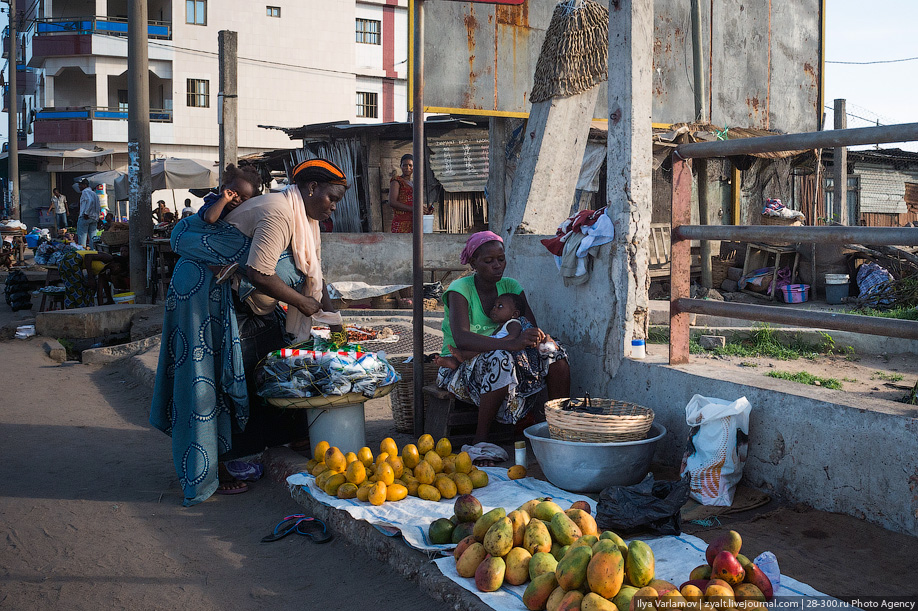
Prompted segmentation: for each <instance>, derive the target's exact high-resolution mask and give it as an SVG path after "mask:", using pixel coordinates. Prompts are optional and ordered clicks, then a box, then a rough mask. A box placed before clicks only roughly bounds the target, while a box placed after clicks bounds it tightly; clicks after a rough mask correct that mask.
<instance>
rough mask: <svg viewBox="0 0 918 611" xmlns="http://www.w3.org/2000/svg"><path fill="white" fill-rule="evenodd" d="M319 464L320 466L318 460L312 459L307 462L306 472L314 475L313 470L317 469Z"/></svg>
mask: <svg viewBox="0 0 918 611" xmlns="http://www.w3.org/2000/svg"><path fill="white" fill-rule="evenodd" d="M317 464H319V461H318V460H316V459H315V458H310V459H309V460H308V461H306V471H308V472H309V473H312V470H313V469H315V468H316V465H317Z"/></svg>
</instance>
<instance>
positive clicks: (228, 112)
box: [217, 30, 239, 185]
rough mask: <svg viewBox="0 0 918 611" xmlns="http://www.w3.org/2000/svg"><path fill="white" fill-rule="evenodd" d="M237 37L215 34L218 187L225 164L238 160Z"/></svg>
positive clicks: (228, 34) (224, 33)
mask: <svg viewBox="0 0 918 611" xmlns="http://www.w3.org/2000/svg"><path fill="white" fill-rule="evenodd" d="M237 40H238V35H237V34H236V32H232V31H230V30H220V32H219V33H218V34H217V41H218V43H219V51H220V93H219V98H220V106H219V107H218V111H219V113H220V118H219V120H218V121H217V123H219V124H220V185H222V184H223V170H224V169H225V168H226V164H228V163H232V164H234V165H235V164H236V163H238V160H239V154H238V151H237V147H238V142H237V137H238V135H237V133H236V127H237V124H238V120H237V108H238V103H239V100H238V98H237V97H236V66H237V59H236V49H237Z"/></svg>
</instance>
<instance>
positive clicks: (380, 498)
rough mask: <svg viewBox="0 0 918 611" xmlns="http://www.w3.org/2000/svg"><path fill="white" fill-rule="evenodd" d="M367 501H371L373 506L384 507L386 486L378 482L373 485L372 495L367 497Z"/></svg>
mask: <svg viewBox="0 0 918 611" xmlns="http://www.w3.org/2000/svg"><path fill="white" fill-rule="evenodd" d="M367 500H368V501H370V503H371V504H373V505H382V504H383V503H385V502H386V485H385V484H384V483H383V482H376V483H375V484H373V487H372V488H371V489H370V494H369V496H368V497H367Z"/></svg>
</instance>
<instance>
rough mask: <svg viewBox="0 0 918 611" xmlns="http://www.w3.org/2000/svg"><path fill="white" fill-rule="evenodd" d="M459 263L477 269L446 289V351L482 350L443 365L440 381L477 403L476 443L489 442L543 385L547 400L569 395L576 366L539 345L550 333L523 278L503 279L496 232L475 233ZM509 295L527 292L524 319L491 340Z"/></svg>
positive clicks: (563, 355) (530, 405) (531, 401)
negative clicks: (514, 330) (511, 332)
mask: <svg viewBox="0 0 918 611" xmlns="http://www.w3.org/2000/svg"><path fill="white" fill-rule="evenodd" d="M460 261H461V262H462V263H463V264H466V263H468V264H469V265H471V266H472V269H473V270H475V274H474V275H472V276H466V277H464V278H460V279H459V280H456V281H455V282H453V283H451V284H450V285H449V289H448V290H447V291H446V292H445V293H444V294H443V303H444V305H445V311H444V317H443V350H442V352H441V354H443V355H448V354H449V353H450V350H449V347H450V346H454V347H455V348H458V349H459V350H462V351H469V352H478V353H480V354H478V356H476V357H475V358H473V359H470V360H466V361H464V362H463V363H462V364H461V365H460V366H459V368H458V369H449V368H447V367H441V368H440V372H439V375H438V378H437V383H438V385H439V386H440V387H441V388H446V389H447V390H449V391H450V392H451V393H452V394H454V395H455V396H456V397H458V398H459V399H461V400H463V401H467V402H469V403H474V404H475V405H477V406H478V424H477V427H476V431H475V442H476V443H477V442H481V441H485V440H486V439H487V436H488V431H489V429H490V427H491V422H492V421H494V420H497V421H498V422H501V423H504V424H517V423H518V422H519V421H520V420H522V419H523V418H524V417H526V416H527V415H529V414H530V413H531V412H532V408H533V407H534V403H535V398H536V397H537V396H538V394H539V391H541V390H542V389H544V388H546V387H547V390H548V398H549V399H557V398H561V397H567V396H570V383H571V381H570V367H569V366H568V363H567V354H566V353H565V352H564V349H563V348H561V347H560V346H558V347H557V349H556V350H554V351H539V350H538V349H537V348H536V347H537V346H539V345H540V344H542V343H543V342H545V341H546V340H548V339H550V338H549V337H548V335H546V334H545V333H544V332H543V331H542V330H541V329H539V328H538V325H537V324H536V321H535V316H534V315H533V313H532V309H531V308H530V306H529V302H528V301H526V295H525V293H523V287H522V286H520V283H519V282H517V281H516V280H514V279H513V278H504V277H503V276H504V269H505V268H506V265H507V263H506V259H505V257H504V245H503V239H501V237H500V236H498V235H497V234H495V233H492V232H490V231H482V232H479V233H476V234H473V235H472V236H471V237H470V238H469V239H468V241H467V242H466V245H465V249H464V250H463V251H462V255H461V257H460ZM504 293H517V294H519V295H521V296H522V297H523V300H524V303H525V306H526V307H525V310H524V311H523V312H522V314H523V316H522V317H521V320H523V319H525V321H526V322H525V323H524V324H523V331H522V333H520V335H519V336H517V337H513V338H511V337H505V338H496V337H490V335H491V334H492V333H494V331H496V330H497V328H498V326H499V325H498V324H497V323H495V322H494V321H492V320H491V319H490V318H489V317H488V314H487V313H488V312H490V311H491V308H493V307H494V302H495V300H496V299H497V297H498V295H502V294H504ZM542 352H546V353H544V354H543V353H542Z"/></svg>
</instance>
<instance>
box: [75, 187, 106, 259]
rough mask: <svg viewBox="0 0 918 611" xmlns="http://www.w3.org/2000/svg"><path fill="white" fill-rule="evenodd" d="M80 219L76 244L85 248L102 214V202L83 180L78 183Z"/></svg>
mask: <svg viewBox="0 0 918 611" xmlns="http://www.w3.org/2000/svg"><path fill="white" fill-rule="evenodd" d="M80 190H81V191H82V193H81V194H80V218H79V219H78V220H77V244H79V245H80V247H81V248H86V245H87V243H88V242H89V236H90V233H91V232H94V230H95V227H96V224H97V223H98V222H99V215H100V214H102V202H101V201H100V200H99V196H98V195H96V192H95V191H94V190H93V188H92V187H90V186H89V181H88V180H86V179H85V178H84V179H83V180H81V181H80Z"/></svg>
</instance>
